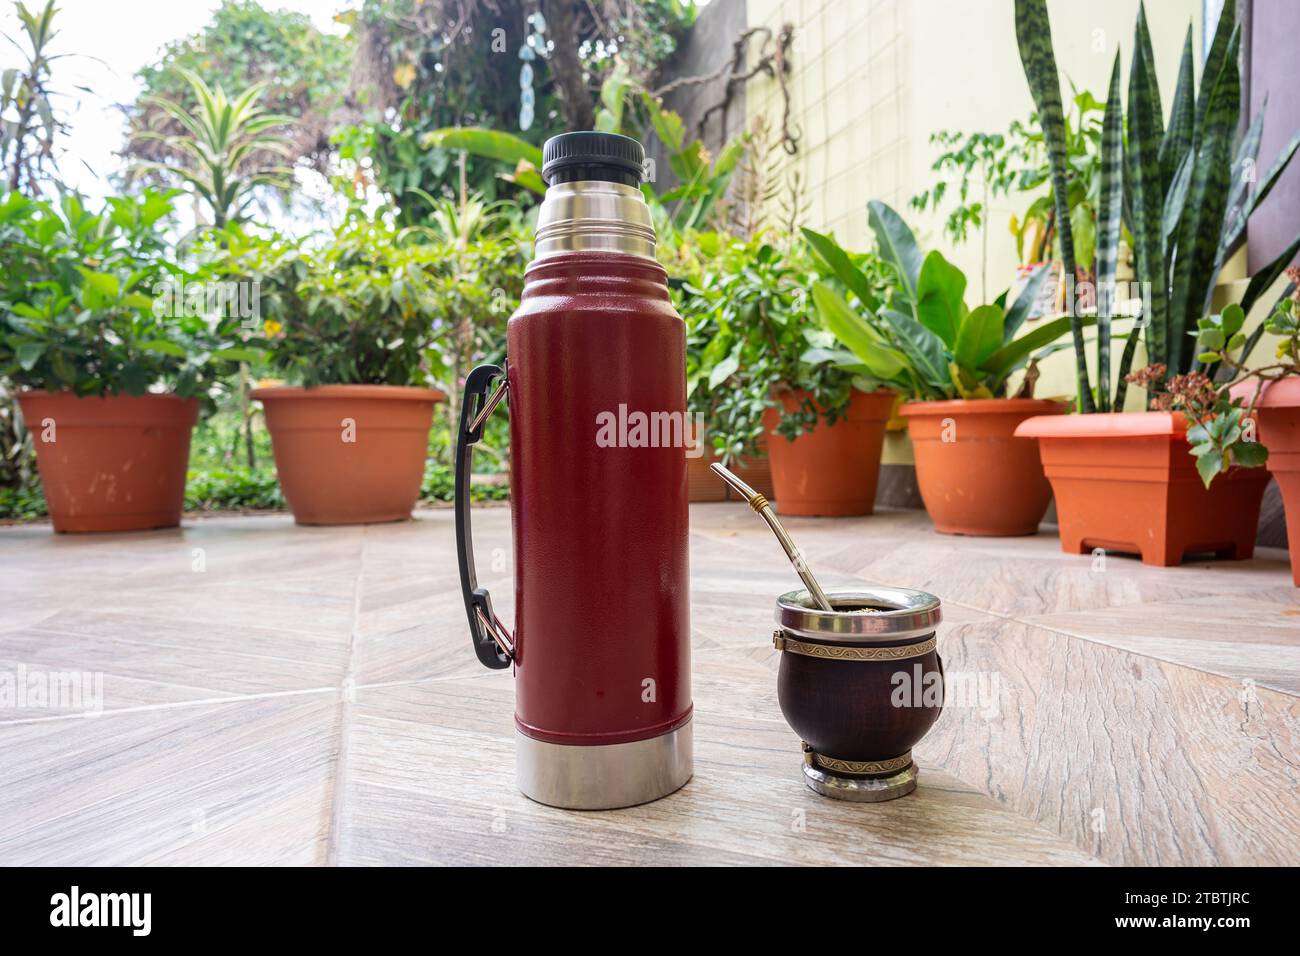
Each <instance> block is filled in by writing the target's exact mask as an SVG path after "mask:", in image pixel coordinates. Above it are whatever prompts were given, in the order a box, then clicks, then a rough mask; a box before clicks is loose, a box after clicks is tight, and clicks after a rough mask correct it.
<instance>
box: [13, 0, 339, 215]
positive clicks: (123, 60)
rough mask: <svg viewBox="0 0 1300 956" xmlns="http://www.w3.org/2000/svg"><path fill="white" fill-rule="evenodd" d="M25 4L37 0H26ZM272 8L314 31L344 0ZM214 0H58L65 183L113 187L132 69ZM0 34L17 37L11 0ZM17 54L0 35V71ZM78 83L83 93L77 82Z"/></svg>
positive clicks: (56, 81)
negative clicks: (294, 15)
mask: <svg viewBox="0 0 1300 956" xmlns="http://www.w3.org/2000/svg"><path fill="white" fill-rule="evenodd" d="M26 2H27V5H28V8H29V9H35V8H39V7H41V6H43V0H26ZM263 5H264V6H266V7H269V8H273V9H287V10H293V11H297V12H300V13H305V14H307V15H308V16H310V17H311V18H312V21H313V22H314V23H315V24H316V25H317V26H318V27H319V28H320V29H322V30H330V31H341V30H342V28H341V27H340V26H339V25H338V24H336V23H335V22H334V14H335V13H336V12H338V11H339V10H340V9H342V8H344V7H345V6H346V5H347V4H346V3H345V2H344V0H266V2H265V3H264V4H263ZM217 6H218V0H62V2H60V3H59V13H58V14H56V16H55V21H54V22H55V26H56V28H57V30H58V34H57V36H56V37H55V39H54V43H53V46H52V50H53V52H55V53H68V54H78V55H75V56H69V57H67V58H65V59H62V60H59V61H58V62H57V63H56V64H55V65H54V76H53V80H52V84H51V85H52V87H53V89H55V90H56V91H57V90H63V91H67V93H68V94H69V95H67V96H65V97H63V98H61V100H60V101H58V102H56V111H57V112H58V113H59V115H60V116H61V118H62V119H64V120H65V121H66V122H68V123H69V124H70V126H71V130H70V134H69V135H68V136H66V137H65V138H64V140H63V143H62V145H63V147H64V149H65V150H66V153H65V155H64V156H63V157H62V158H61V159H60V162H59V170H60V173H61V174H62V176H63V179H64V181H65V182H67V183H68V184H69V185H71V186H73V187H75V188H77V189H79V190H80V191H81V192H83V193H85V194H86V195H87V196H90V197H92V198H102V197H103V196H105V195H108V194H110V193H111V192H113V186H112V184H111V183H110V182H109V181H108V178H107V177H108V176H110V175H112V174H114V173H118V172H120V171H121V170H122V168H123V163H122V159H121V157H120V156H117V155H115V154H116V153H117V152H118V151H119V150H120V149H121V148H122V141H123V136H124V135H125V130H126V123H125V120H124V117H123V115H122V111H121V109H120V108H119V107H120V106H121V105H122V104H125V103H130V102H132V101H133V100H134V99H135V97H136V94H137V93H138V92H139V84H138V83H137V82H136V79H135V73H136V71H138V70H139V69H140V68H141V67H142V66H144V65H146V64H148V63H152V62H154V61H156V60H157V58H158V55H159V54H160V52H161V50H162V48H163V46H164V45H165V44H167V43H168V42H169V41H171V40H175V39H178V38H179V37H182V36H187V35H189V34H191V33H197V32H198V31H199V30H200V29H201V28H202V27H203V26H204V25H205V24H206V23H207V22H208V21H209V19H210V18H211V15H212V11H213V10H214V9H215V8H216V7H217ZM0 33H4V34H7V35H8V36H12V37H15V38H19V33H20V27H19V24H18V18H17V16H16V15H15V13H14V9H13V3H12V2H11V0H0ZM22 62H23V60H22V58H21V55H20V54H19V52H18V51H17V50H15V49H14V47H13V45H12V44H10V43H9V42H8V41H4V40H0V70H4V69H8V68H9V67H11V66H19V65H20V64H21V63H22ZM79 86H84V87H86V88H87V89H88V90H89V92H86V91H82V90H79V89H77V87H79Z"/></svg>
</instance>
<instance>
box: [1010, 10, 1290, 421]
mask: <svg viewBox="0 0 1300 956" xmlns="http://www.w3.org/2000/svg"><path fill="white" fill-rule="evenodd" d="M1016 37H1017V40H1018V42H1019V46H1020V59H1021V63H1022V65H1023V66H1024V69H1025V76H1026V78H1027V79H1028V81H1029V88H1030V92H1031V93H1032V94H1033V98H1034V103H1035V104H1036V106H1037V110H1038V115H1039V120H1040V122H1041V123H1042V127H1043V138H1044V141H1045V142H1046V144H1047V153H1048V162H1049V166H1050V168H1051V171H1052V188H1053V193H1054V199H1055V204H1056V221H1057V229H1058V234H1059V236H1060V246H1061V259H1062V263H1063V265H1064V268H1065V274H1066V275H1078V274H1080V273H1084V274H1086V273H1087V271H1088V270H1089V267H1092V271H1094V272H1095V275H1096V280H1097V282H1096V288H1097V297H1096V298H1097V315H1096V324H1097V352H1096V365H1097V374H1098V380H1099V381H1098V385H1097V388H1096V390H1095V391H1094V390H1093V388H1092V385H1091V382H1090V380H1089V371H1088V364H1087V354H1086V350H1085V343H1084V338H1083V327H1084V325H1085V324H1086V322H1085V321H1084V319H1083V317H1082V316H1080V315H1077V314H1073V313H1076V312H1077V310H1074V309H1071V312H1072V319H1073V321H1072V328H1071V332H1072V336H1073V340H1074V348H1075V359H1076V370H1077V377H1078V388H1079V406H1080V410H1081V411H1085V412H1088V411H1110V410H1112V409H1114V410H1120V409H1122V407H1123V404H1124V387H1125V386H1124V380H1125V377H1126V376H1127V374H1128V372H1129V369H1130V367H1131V365H1132V362H1133V355H1134V351H1135V349H1136V346H1137V342H1138V336H1137V333H1136V331H1135V333H1134V334H1132V335H1130V336H1129V337H1128V341H1127V343H1126V345H1125V347H1124V352H1123V355H1122V356H1121V358H1120V362H1119V385H1118V387H1117V390H1116V392H1115V394H1114V396H1113V397H1112V395H1111V392H1110V377H1111V376H1110V365H1111V362H1110V359H1111V344H1112V340H1113V338H1114V336H1113V335H1112V331H1111V319H1112V317H1113V309H1114V305H1115V301H1114V299H1115V296H1114V278H1115V267H1116V263H1117V261H1118V249H1119V235H1120V229H1119V224H1120V222H1121V219H1122V221H1123V222H1124V224H1125V225H1126V226H1127V227H1128V231H1129V233H1130V234H1131V235H1132V236H1133V254H1134V262H1135V271H1136V274H1137V280H1138V282H1139V283H1140V284H1141V286H1142V288H1143V290H1144V292H1143V300H1144V314H1143V316H1142V319H1141V321H1140V322H1139V323H1138V325H1139V326H1140V327H1143V328H1145V332H1146V346H1147V356H1148V359H1149V361H1150V362H1151V363H1152V364H1160V365H1163V366H1165V367H1166V369H1167V370H1168V373H1169V374H1170V375H1174V374H1179V373H1186V372H1188V371H1192V370H1194V369H1197V368H1198V367H1200V360H1199V359H1198V358H1197V350H1196V342H1195V337H1196V329H1197V323H1198V320H1200V319H1201V318H1203V317H1204V316H1205V315H1206V313H1207V312H1208V311H1209V307H1210V300H1211V297H1212V295H1213V293H1214V287H1215V284H1216V280H1217V278H1218V275H1219V272H1220V270H1221V269H1222V267H1223V264H1224V262H1226V261H1227V259H1228V257H1229V256H1231V255H1232V254H1233V253H1234V252H1235V251H1236V250H1237V249H1239V248H1240V247H1241V245H1242V243H1243V242H1244V241H1245V234H1246V224H1247V222H1248V221H1249V219H1250V216H1251V214H1252V213H1253V212H1254V211H1255V210H1256V209H1257V208H1259V205H1260V203H1262V202H1263V201H1264V199H1265V198H1266V197H1267V196H1268V194H1269V192H1270V191H1271V190H1272V188H1273V186H1274V185H1275V184H1276V183H1277V181H1278V179H1279V178H1280V177H1281V175H1282V173H1283V171H1284V170H1285V169H1286V167H1287V164H1288V163H1289V162H1290V161H1291V158H1292V157H1293V156H1294V155H1295V152H1296V149H1297V148H1298V147H1300V133H1298V134H1297V135H1296V136H1294V137H1293V138H1292V139H1291V140H1290V142H1288V143H1287V145H1286V146H1285V147H1284V148H1283V150H1282V151H1281V153H1280V154H1279V155H1278V157H1277V159H1276V160H1275V161H1274V162H1273V164H1272V165H1271V166H1270V167H1269V168H1268V171H1267V172H1266V173H1265V174H1264V175H1263V176H1262V177H1259V178H1258V182H1256V181H1255V180H1256V177H1255V175H1254V170H1255V160H1256V156H1257V154H1258V151H1259V143H1260V137H1261V134H1262V131H1263V123H1264V110H1263V109H1261V110H1260V111H1259V112H1258V113H1257V114H1256V115H1255V116H1254V117H1253V118H1252V121H1251V123H1250V126H1249V128H1247V130H1246V131H1245V133H1244V134H1242V135H1240V136H1239V135H1238V121H1239V119H1240V116H1241V76H1240V67H1239V63H1238V53H1239V50H1240V45H1241V28H1240V26H1239V24H1238V22H1237V17H1236V3H1235V0H1225V2H1224V5H1223V12H1222V15H1221V16H1220V18H1219V22H1218V26H1217V28H1216V30H1215V33H1214V39H1213V41H1212V42H1211V44H1210V49H1209V53H1208V54H1207V56H1206V59H1205V65H1204V68H1203V70H1202V78H1201V85H1200V89H1199V90H1198V89H1196V85H1195V80H1194V74H1193V61H1194V57H1193V50H1192V28H1191V25H1190V24H1189V25H1188V28H1187V34H1186V39H1185V41H1184V43H1183V51H1182V62H1181V66H1180V68H1179V73H1178V82H1177V84H1176V86H1175V88H1174V97H1173V101H1172V103H1171V105H1170V112H1169V120H1168V124H1167V125H1166V122H1165V114H1164V111H1163V108H1162V105H1161V98H1160V88H1159V84H1158V82H1157V80H1156V68H1155V57H1154V53H1153V50H1152V46H1151V32H1150V29H1149V28H1148V25H1147V18H1146V9H1145V6H1139V8H1138V16H1137V27H1136V30H1135V34H1134V42H1133V52H1132V57H1131V61H1130V65H1129V83H1128V96H1127V104H1125V103H1124V101H1123V100H1122V98H1121V93H1120V62H1121V61H1120V52H1119V51H1118V50H1117V51H1116V53H1115V61H1114V65H1113V67H1112V70H1111V82H1110V90H1109V96H1108V97H1107V101H1106V111H1105V117H1104V119H1103V132H1102V162H1103V166H1102V182H1101V200H1100V202H1101V205H1100V209H1099V213H1098V237H1097V248H1096V260H1095V263H1077V262H1075V256H1074V242H1073V238H1072V236H1071V232H1070V222H1069V216H1068V214H1067V213H1066V211H1065V209H1064V204H1065V201H1066V196H1065V189H1064V185H1065V178H1066V174H1067V169H1066V156H1065V127H1064V116H1063V111H1062V105H1061V88H1060V78H1059V76H1058V74H1057V69H1056V59H1055V54H1054V52H1053V48H1052V34H1051V25H1050V22H1049V20H1048V15H1047V4H1046V0H1016ZM1125 132H1127V136H1125V135H1124V134H1125ZM1252 185H1254V187H1255V188H1254V189H1253V190H1252V189H1251V186H1252ZM1297 252H1300V235H1297V236H1296V239H1295V240H1294V241H1293V242H1292V243H1291V244H1290V246H1288V247H1287V248H1286V249H1285V250H1283V252H1282V254H1281V255H1279V256H1278V257H1277V258H1276V259H1275V260H1274V261H1273V262H1271V263H1269V264H1268V265H1266V266H1265V267H1264V268H1263V269H1262V270H1260V271H1259V272H1258V273H1257V274H1256V275H1255V276H1254V278H1253V279H1252V280H1251V282H1250V283H1249V285H1248V287H1247V289H1246V292H1245V294H1244V296H1243V298H1242V302H1241V306H1242V309H1243V310H1244V311H1245V312H1247V313H1248V312H1249V311H1250V309H1251V307H1252V306H1253V305H1254V304H1255V303H1256V302H1257V301H1258V299H1259V297H1260V296H1261V295H1263V293H1264V292H1265V291H1266V290H1267V289H1268V288H1269V286H1271V285H1272V284H1273V282H1274V281H1275V280H1276V279H1278V278H1279V277H1280V276H1281V274H1282V271H1283V269H1285V268H1286V266H1287V264H1288V263H1289V262H1290V261H1291V260H1292V259H1293V258H1294V257H1295V255H1296V253H1297ZM1255 338H1256V339H1257V338H1258V336H1255ZM1250 344H1252V345H1253V341H1252V342H1251V343H1250Z"/></svg>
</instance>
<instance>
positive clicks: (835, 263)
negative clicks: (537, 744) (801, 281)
mask: <svg viewBox="0 0 1300 956" xmlns="http://www.w3.org/2000/svg"><path fill="white" fill-rule="evenodd" d="M803 234H804V238H805V239H807V240H808V245H809V246H810V247H811V248H812V251H813V253H814V254H815V255H816V256H817V257H818V258H819V259H821V260H822V261H823V262H824V263H826V266H827V268H829V269H830V270H831V272H832V273H833V274H834V276H835V278H837V279H839V280H840V281H841V282H843V283H844V286H845V288H847V289H848V290H849V291H850V292H852V293H853V294H854V295H856V296H857V297H858V301H859V302H861V303H862V304H863V305H865V306H866V307H867V308H868V309H872V310H874V309H877V308H879V307H880V302H879V301H878V300H877V298H876V296H875V294H874V293H873V292H872V290H871V283H870V282H869V281H868V280H867V277H866V274H865V273H863V271H862V270H861V269H859V268H858V267H857V266H855V265H854V264H853V261H852V260H851V259H850V258H849V256H848V253H846V252H845V251H844V250H843V249H841V248H840V247H839V244H838V243H836V241H835V240H834V239H832V238H831V237H830V236H824V235H822V234H821V233H820V232H813V230H811V229H804V230H803Z"/></svg>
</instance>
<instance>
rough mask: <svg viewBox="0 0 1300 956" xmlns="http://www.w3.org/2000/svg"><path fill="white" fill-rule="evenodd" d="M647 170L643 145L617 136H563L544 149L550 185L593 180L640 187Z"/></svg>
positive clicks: (544, 166)
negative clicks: (642, 175)
mask: <svg viewBox="0 0 1300 956" xmlns="http://www.w3.org/2000/svg"><path fill="white" fill-rule="evenodd" d="M644 167H645V150H644V149H642V148H641V144H640V143H638V142H637V141H636V140H634V139H632V138H631V137H628V136H620V135H619V134H618V133H597V132H595V131H591V132H579V133H561V134H560V135H559V136H552V137H551V138H550V139H548V140H547V141H546V144H545V145H544V146H543V147H542V179H543V180H545V182H546V185H548V186H554V185H555V184H556V183H571V182H576V181H578V180H591V179H596V180H601V181H603V182H609V183H623V184H624V185H627V186H640V185H641V173H642V170H643V169H644Z"/></svg>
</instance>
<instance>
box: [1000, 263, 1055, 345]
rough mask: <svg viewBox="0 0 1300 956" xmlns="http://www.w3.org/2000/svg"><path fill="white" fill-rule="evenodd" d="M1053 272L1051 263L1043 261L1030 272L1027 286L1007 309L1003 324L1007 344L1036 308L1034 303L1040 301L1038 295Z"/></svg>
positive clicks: (1004, 341)
mask: <svg viewBox="0 0 1300 956" xmlns="http://www.w3.org/2000/svg"><path fill="white" fill-rule="evenodd" d="M1051 274H1052V267H1051V264H1050V263H1043V264H1042V265H1041V266H1039V267H1038V268H1037V269H1035V270H1034V271H1033V273H1031V274H1030V276H1029V279H1028V281H1026V282H1025V287H1024V288H1023V289H1021V290H1020V294H1019V295H1018V296H1016V301H1015V302H1014V303H1012V305H1011V308H1009V309H1007V320H1006V322H1005V323H1004V324H1003V326H1002V341H1003V343H1004V344H1005V343H1006V342H1010V341H1011V339H1012V337H1013V336H1014V335H1015V334H1016V333H1017V332H1019V331H1020V327H1021V326H1022V325H1024V324H1025V320H1026V319H1028V318H1029V313H1030V312H1031V311H1032V310H1033V308H1034V303H1035V302H1037V301H1038V295H1039V293H1040V292H1041V291H1042V288H1043V283H1044V282H1046V281H1047V277H1048V276H1049V275H1051Z"/></svg>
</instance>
